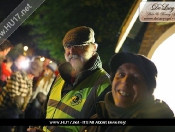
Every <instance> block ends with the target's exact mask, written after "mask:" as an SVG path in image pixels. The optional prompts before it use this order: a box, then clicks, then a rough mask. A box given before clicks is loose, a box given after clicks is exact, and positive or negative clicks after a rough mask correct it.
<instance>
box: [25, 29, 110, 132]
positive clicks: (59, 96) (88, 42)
mask: <svg viewBox="0 0 175 132" xmlns="http://www.w3.org/2000/svg"><path fill="white" fill-rule="evenodd" d="M63 47H64V50H65V54H64V55H65V59H66V61H67V62H65V63H63V64H61V65H60V66H59V67H58V70H59V73H60V74H59V75H60V76H58V77H57V79H56V81H55V83H54V85H53V87H52V88H51V91H50V95H49V97H48V102H47V107H46V118H48V119H63V118H65V119H82V118H89V117H90V116H91V115H93V114H94V112H95V110H94V105H95V103H96V102H97V101H99V100H103V98H104V95H105V93H106V92H107V91H109V90H110V88H108V86H109V85H110V80H109V75H108V73H106V71H105V70H104V69H103V68H102V62H101V60H100V57H99V55H98V53H97V47H98V44H96V43H95V38H94V31H93V29H92V28H90V27H86V26H80V27H76V28H73V29H71V30H69V31H68V32H67V33H66V35H65V36H64V38H63ZM93 110H94V111H93ZM80 127H81V126H61V125H59V126H48V127H44V128H43V130H44V131H47V132H50V131H59V132H63V131H64V132H70V131H71V132H78V131H79V129H80ZM28 131H31V132H32V129H28Z"/></svg>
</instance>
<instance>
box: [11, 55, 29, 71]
mask: <svg viewBox="0 0 175 132" xmlns="http://www.w3.org/2000/svg"><path fill="white" fill-rule="evenodd" d="M26 60H27V57H26V56H24V55H22V54H20V55H19V56H17V58H16V59H15V60H14V63H13V65H12V67H11V68H12V71H13V72H15V71H19V70H21V69H23V68H24V65H25V63H26Z"/></svg>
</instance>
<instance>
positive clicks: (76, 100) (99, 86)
mask: <svg viewBox="0 0 175 132" xmlns="http://www.w3.org/2000/svg"><path fill="white" fill-rule="evenodd" d="M64 83H65V81H64V80H63V79H62V78H61V77H59V78H58V79H57V81H56V83H55V84H54V86H53V88H52V90H51V93H50V96H49V101H48V104H47V114H46V118H51V119H55V118H56V119H61V118H67V119H68V118H69V119H80V118H87V115H88V113H89V112H90V110H91V108H92V106H93V104H94V102H95V100H96V99H97V97H98V96H99V95H100V94H101V93H102V92H103V91H104V90H105V88H107V87H108V86H109V85H110V81H109V76H108V75H107V74H106V72H105V71H104V70H103V69H100V70H97V71H96V72H94V73H93V74H91V75H90V76H89V77H87V78H86V79H85V80H83V81H82V82H81V83H80V84H78V85H77V86H75V87H74V88H73V89H72V90H71V91H69V92H68V93H67V94H66V95H65V96H64V97H63V98H61V91H62V88H63V86H64ZM62 127H64V128H65V129H71V131H74V132H76V131H77V132H78V131H79V129H80V126H62Z"/></svg>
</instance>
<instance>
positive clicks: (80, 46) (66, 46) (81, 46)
mask: <svg viewBox="0 0 175 132" xmlns="http://www.w3.org/2000/svg"><path fill="white" fill-rule="evenodd" d="M87 45H89V44H81V45H64V48H65V49H71V48H73V49H75V50H82V49H84V47H85V46H87Z"/></svg>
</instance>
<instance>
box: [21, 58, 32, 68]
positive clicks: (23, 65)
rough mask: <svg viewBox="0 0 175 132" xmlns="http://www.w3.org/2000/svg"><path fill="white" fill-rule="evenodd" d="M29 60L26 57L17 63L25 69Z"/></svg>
mask: <svg viewBox="0 0 175 132" xmlns="http://www.w3.org/2000/svg"><path fill="white" fill-rule="evenodd" d="M29 61H30V60H29V59H26V60H24V61H21V62H20V63H19V65H20V67H21V69H27V68H28V67H29Z"/></svg>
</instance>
